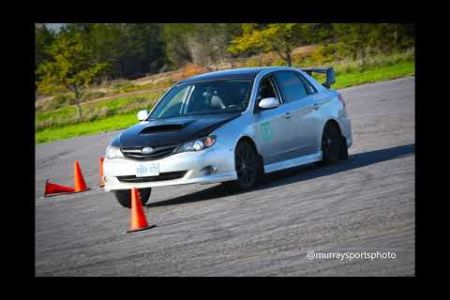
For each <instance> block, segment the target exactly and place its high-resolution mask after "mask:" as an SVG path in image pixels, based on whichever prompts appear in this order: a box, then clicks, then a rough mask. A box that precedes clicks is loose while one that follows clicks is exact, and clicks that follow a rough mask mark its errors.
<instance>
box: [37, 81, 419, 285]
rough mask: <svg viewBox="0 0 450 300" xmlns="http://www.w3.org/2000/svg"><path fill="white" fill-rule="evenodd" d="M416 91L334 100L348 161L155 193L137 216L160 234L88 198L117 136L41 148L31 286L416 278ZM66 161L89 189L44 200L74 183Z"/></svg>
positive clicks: (410, 84) (387, 90)
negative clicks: (245, 184) (237, 186)
mask: <svg viewBox="0 0 450 300" xmlns="http://www.w3.org/2000/svg"><path fill="white" fill-rule="evenodd" d="M414 89H415V84H414V78H413V77H410V78H403V79H397V80H392V81H386V82H381V83H375V84H367V85H361V86H358V87H353V88H348V89H344V90H342V91H341V92H342V94H343V96H344V98H345V100H346V103H347V109H348V111H349V113H350V116H351V118H352V128H353V138H354V144H353V147H352V148H351V149H350V150H349V154H350V158H349V160H348V161H345V162H340V163H338V164H335V165H332V166H325V167H308V168H296V169H293V170H288V171H283V172H278V173H275V174H273V175H270V176H268V178H267V182H266V183H264V184H262V185H260V186H259V187H258V188H257V189H256V190H253V191H250V192H246V193H234V194H233V193H230V192H229V191H227V190H225V189H224V188H223V187H222V186H221V185H220V184H214V185H187V186H179V187H165V188H155V189H153V191H152V196H151V199H150V202H149V205H148V206H147V207H146V208H145V212H146V215H147V219H148V221H149V223H151V224H155V225H157V227H155V228H152V229H150V230H146V231H141V232H136V233H126V230H127V229H128V226H129V218H130V215H129V214H130V212H129V210H128V209H124V208H122V207H120V206H119V204H118V203H117V202H116V200H115V199H114V197H113V195H112V194H111V193H107V192H104V191H103V190H102V189H99V188H95V186H96V184H97V181H98V165H99V162H98V159H99V157H100V156H101V155H103V154H104V150H105V147H106V144H107V143H108V141H109V140H110V139H111V137H112V136H113V135H114V134H115V133H107V134H101V135H96V136H87V137H80V138H74V139H70V140H65V141H58V142H54V143H51V144H42V145H37V146H36V198H35V201H36V205H35V206H36V210H35V234H36V236H35V259H36V260H35V272H36V276H413V275H414V273H415V264H414V260H415V252H414V248H415V219H414V218H415V217H414V215H415V213H414V211H415V197H414V157H415V155H414V152H415V150H414V142H415V140H414V130H415V128H414V127H415V123H414V101H415V100H414ZM74 160H79V161H80V164H81V168H82V170H83V173H84V176H85V179H86V182H87V183H88V184H89V185H91V186H93V187H94V188H93V189H92V190H90V191H88V192H84V193H77V194H69V195H61V196H55V197H49V198H44V197H43V190H44V184H45V179H47V178H49V179H51V180H52V181H54V182H57V183H60V184H65V185H72V178H73V177H72V176H73V161H74ZM308 251H315V252H323V253H329V252H335V253H336V252H340V253H353V254H352V255H353V256H352V259H350V256H347V257H346V258H344V259H343V260H341V259H336V258H329V259H326V258H316V259H310V258H308V257H307V253H308ZM377 251H378V252H379V254H376V255H378V256H377V257H378V258H374V259H373V260H371V259H362V258H359V259H358V258H357V257H358V255H361V254H360V253H362V252H366V253H376V252H377ZM387 252H390V253H391V254H389V255H390V257H391V258H390V259H389V258H382V257H380V255H388V254H387ZM358 253H359V254H358ZM383 253H384V254H383ZM392 253H395V258H392V257H393V254H392ZM347 255H349V254H347ZM362 255H366V254H362ZM355 257H356V258H355Z"/></svg>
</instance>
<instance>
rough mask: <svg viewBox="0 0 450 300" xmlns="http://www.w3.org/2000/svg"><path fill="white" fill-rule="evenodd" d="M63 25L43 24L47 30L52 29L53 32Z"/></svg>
mask: <svg viewBox="0 0 450 300" xmlns="http://www.w3.org/2000/svg"><path fill="white" fill-rule="evenodd" d="M63 25H64V23H45V26H47V28H49V29H53V30H56V31H59V29H60V28H61V26H63Z"/></svg>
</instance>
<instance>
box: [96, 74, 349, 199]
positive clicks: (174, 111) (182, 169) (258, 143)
mask: <svg viewBox="0 0 450 300" xmlns="http://www.w3.org/2000/svg"><path fill="white" fill-rule="evenodd" d="M312 72H318V73H324V74H326V82H325V83H323V84H320V83H319V82H317V81H316V80H315V79H314V78H313V77H311V73H312ZM333 83H334V71H333V69H332V68H317V69H315V68H310V69H297V68H290V67H264V68H242V69H232V70H225V71H218V72H211V73H206V74H202V75H198V76H194V77H191V78H188V79H186V80H183V81H180V82H178V83H177V84H176V85H175V86H173V87H172V88H170V89H169V90H168V91H167V92H166V93H165V94H164V95H163V96H162V97H161V99H160V100H159V101H158V102H157V104H156V105H155V106H154V107H153V109H152V110H151V111H150V112H149V111H147V110H143V111H140V112H139V113H138V119H139V120H140V122H139V123H138V124H136V125H135V126H133V127H131V128H129V129H127V130H125V131H123V132H122V133H120V134H119V135H118V136H116V137H115V138H114V139H113V140H112V141H111V142H110V144H109V145H108V147H107V149H106V157H105V160H104V178H103V179H104V181H105V189H106V190H107V191H114V193H115V195H116V198H117V200H118V201H119V203H120V204H121V205H122V206H125V207H130V191H129V190H130V189H131V188H133V187H135V188H138V189H139V191H140V194H141V199H142V202H143V203H146V202H147V201H148V199H149V197H150V192H151V188H152V187H158V186H170V185H181V184H191V183H217V182H224V183H226V184H229V185H231V186H233V187H235V188H238V189H241V190H246V189H250V188H252V187H253V186H254V185H255V183H256V182H257V180H258V178H259V177H261V176H263V175H264V174H267V173H271V172H275V171H279V170H283V169H286V168H291V167H296V166H301V165H305V164H311V163H314V162H318V161H323V162H325V163H333V162H336V161H337V160H339V159H346V158H347V156H348V152H347V150H348V148H349V147H350V146H351V145H352V134H351V125H350V119H349V117H348V115H347V112H346V108H345V102H344V100H343V98H342V96H341V95H340V94H339V93H338V92H337V91H335V90H333V89H331V88H330V86H331V84H333Z"/></svg>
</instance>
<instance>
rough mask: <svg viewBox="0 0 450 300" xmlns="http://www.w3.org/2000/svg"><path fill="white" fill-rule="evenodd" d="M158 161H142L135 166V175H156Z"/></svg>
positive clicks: (157, 173)
mask: <svg viewBox="0 0 450 300" xmlns="http://www.w3.org/2000/svg"><path fill="white" fill-rule="evenodd" d="M158 175H159V164H158V163H142V164H137V166H136V177H146V176H158Z"/></svg>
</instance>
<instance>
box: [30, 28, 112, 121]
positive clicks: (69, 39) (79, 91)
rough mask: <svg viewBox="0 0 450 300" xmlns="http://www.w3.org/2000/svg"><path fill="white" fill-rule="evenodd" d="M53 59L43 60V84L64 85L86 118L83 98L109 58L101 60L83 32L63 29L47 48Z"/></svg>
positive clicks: (40, 67)
mask: <svg viewBox="0 0 450 300" xmlns="http://www.w3.org/2000/svg"><path fill="white" fill-rule="evenodd" d="M47 54H48V55H49V56H50V60H49V61H46V62H44V63H42V64H41V65H40V66H39V67H38V69H37V73H38V74H39V76H41V77H42V80H41V81H40V83H39V84H47V85H51V84H55V85H63V86H64V87H66V88H67V89H68V90H69V91H71V92H73V93H74V95H75V102H76V105H77V108H78V116H79V118H80V119H82V118H83V114H82V110H81V101H82V99H83V97H84V92H85V90H86V88H87V87H89V85H91V84H92V83H93V82H94V81H95V80H96V79H97V78H98V77H99V76H100V75H101V73H102V72H103V71H104V70H105V69H106V68H107V66H108V64H107V63H105V62H97V61H95V60H94V58H93V55H92V49H90V48H89V45H88V44H87V43H86V39H85V38H84V37H83V36H82V33H80V32H74V33H70V34H69V33H68V32H62V33H60V34H59V35H58V38H57V39H56V40H55V41H54V42H53V43H52V44H51V45H50V46H49V47H48V48H47Z"/></svg>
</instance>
